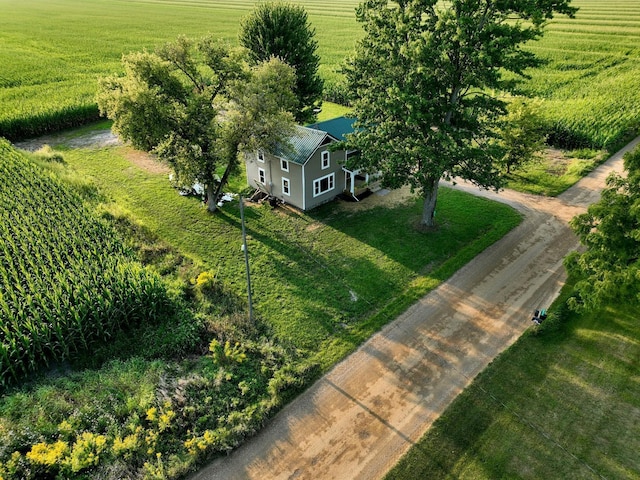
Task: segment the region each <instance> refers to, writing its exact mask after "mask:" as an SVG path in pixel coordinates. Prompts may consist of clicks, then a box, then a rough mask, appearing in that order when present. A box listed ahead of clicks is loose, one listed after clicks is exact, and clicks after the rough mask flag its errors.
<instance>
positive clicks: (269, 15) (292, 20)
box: [239, 2, 323, 123]
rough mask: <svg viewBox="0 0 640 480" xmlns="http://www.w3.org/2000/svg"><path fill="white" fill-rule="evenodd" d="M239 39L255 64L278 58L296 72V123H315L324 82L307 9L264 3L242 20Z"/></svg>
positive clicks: (276, 3) (313, 30)
mask: <svg viewBox="0 0 640 480" xmlns="http://www.w3.org/2000/svg"><path fill="white" fill-rule="evenodd" d="M239 36H240V44H241V45H242V46H244V47H245V48H246V49H248V51H249V56H250V57H251V59H252V60H253V61H254V62H256V63H257V62H262V61H265V60H267V59H269V58H271V57H278V58H280V59H282V60H284V61H285V62H286V63H287V64H289V65H291V66H292V67H293V68H294V69H295V71H296V85H295V93H296V96H297V98H298V105H297V108H296V112H295V117H296V121H297V122H300V123H305V122H309V121H311V120H312V119H313V118H314V116H315V113H314V111H313V110H314V108H315V107H317V106H319V105H320V103H321V98H322V88H323V82H322V79H321V78H320V76H319V75H318V66H319V64H320V57H319V56H318V55H317V54H316V49H317V48H318V42H317V41H316V40H315V29H314V28H313V27H312V26H311V24H310V23H309V20H308V18H307V12H306V10H305V9H304V7H302V6H299V5H291V4H287V3H280V2H275V3H263V4H260V5H258V6H257V7H256V8H255V10H254V11H253V12H252V13H251V14H250V15H248V16H247V17H245V18H244V19H243V20H242V23H241V28H240V35H239Z"/></svg>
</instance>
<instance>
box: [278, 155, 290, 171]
mask: <svg viewBox="0 0 640 480" xmlns="http://www.w3.org/2000/svg"><path fill="white" fill-rule="evenodd" d="M285 164H286V165H287V168H284V165H285ZM280 169H281V170H282V171H283V172H288V171H289V160H285V159H284V158H281V159H280Z"/></svg>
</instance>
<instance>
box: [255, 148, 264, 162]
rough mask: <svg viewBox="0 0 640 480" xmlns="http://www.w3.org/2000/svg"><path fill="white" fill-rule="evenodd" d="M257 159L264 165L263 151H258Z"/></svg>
mask: <svg viewBox="0 0 640 480" xmlns="http://www.w3.org/2000/svg"><path fill="white" fill-rule="evenodd" d="M256 158H257V159H258V161H259V162H261V163H264V152H263V151H262V150H258V151H257V152H256Z"/></svg>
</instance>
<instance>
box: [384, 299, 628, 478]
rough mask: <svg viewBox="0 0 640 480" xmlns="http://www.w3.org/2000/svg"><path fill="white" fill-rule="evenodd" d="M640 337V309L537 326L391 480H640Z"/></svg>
mask: <svg viewBox="0 0 640 480" xmlns="http://www.w3.org/2000/svg"><path fill="white" fill-rule="evenodd" d="M570 291H571V290H570V287H569V288H565V292H570ZM565 295H566V293H565ZM565 298H566V297H565ZM558 303H559V302H558ZM546 326H547V325H545V324H543V325H542V327H546ZM549 326H550V325H549ZM536 333H537V334H536ZM638 338H640V324H639V323H638V305H612V306H608V307H606V308H602V309H601V310H599V311H595V312H592V313H588V314H584V315H577V314H573V313H569V312H567V313H566V316H565V319H564V323H563V324H561V325H560V327H559V328H558V329H557V330H554V329H553V328H550V329H548V330H547V331H544V330H540V331H539V332H536V331H535V330H534V329H533V327H532V329H531V330H530V331H528V332H527V334H525V335H524V336H523V337H522V338H521V339H520V340H519V341H518V342H516V343H515V344H514V345H513V346H512V347H511V348H510V349H509V350H507V351H506V352H504V353H503V354H502V355H500V356H499V357H498V359H496V360H495V361H494V362H493V363H492V364H491V365H490V366H489V367H487V368H486V369H485V370H484V371H483V372H482V373H481V374H480V375H479V376H478V377H477V378H476V379H475V380H474V382H473V383H472V384H471V385H470V386H469V387H468V388H467V389H466V390H465V391H464V392H463V393H462V394H461V395H460V396H459V397H458V398H457V399H456V400H455V401H454V403H453V404H452V405H451V406H450V407H449V408H448V409H447V410H446V411H445V413H444V414H443V415H442V417H440V419H438V420H437V421H436V423H435V424H434V425H433V427H432V428H431V429H430V430H429V431H428V432H427V434H426V435H425V436H424V437H423V438H422V439H421V440H420V441H419V442H418V443H417V444H416V445H415V446H413V447H412V448H411V450H410V451H409V452H408V453H407V455H406V456H405V457H403V459H402V460H401V461H400V463H399V464H398V465H397V466H396V467H395V468H394V469H393V470H392V471H391V472H390V473H389V474H388V475H387V477H385V478H386V480H410V479H411V480H413V479H416V478H428V479H453V478H455V479H496V478H522V479H539V478H546V479H568V478H575V479H602V478H607V479H610V480H613V479H631V478H637V477H638V472H640V456H638V452H639V451H640V381H639V377H638V372H640V363H639V362H640V343H639V342H638Z"/></svg>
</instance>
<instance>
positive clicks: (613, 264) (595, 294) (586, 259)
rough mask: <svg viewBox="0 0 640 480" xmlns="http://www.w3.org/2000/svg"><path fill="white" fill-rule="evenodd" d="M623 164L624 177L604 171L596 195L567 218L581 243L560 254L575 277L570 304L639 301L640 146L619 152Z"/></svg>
mask: <svg viewBox="0 0 640 480" xmlns="http://www.w3.org/2000/svg"><path fill="white" fill-rule="evenodd" d="M624 166H625V170H626V171H627V176H626V178H625V177H623V176H621V175H618V174H612V175H610V176H609V178H608V179H607V188H606V189H605V190H603V192H602V196H601V199H600V201H599V202H597V203H594V204H593V205H591V206H590V207H589V209H588V210H587V213H584V214H582V215H578V216H576V217H575V218H574V219H573V220H572V221H571V227H572V228H573V230H574V231H575V232H576V234H577V235H578V237H579V238H580V242H581V243H582V244H583V245H584V246H585V247H586V250H585V251H584V252H582V253H579V252H574V253H572V254H571V255H569V256H568V257H567V258H566V260H565V266H566V267H567V270H568V271H569V272H570V273H572V274H574V275H576V277H577V278H578V282H577V283H576V292H577V296H576V297H574V298H572V299H570V302H571V303H570V306H571V307H573V308H574V309H577V310H579V309H581V308H586V309H592V308H595V307H597V306H599V305H601V304H602V303H603V302H605V301H615V300H620V301H629V300H630V301H633V302H636V303H637V302H639V301H640V147H639V148H636V149H635V150H634V151H633V152H629V153H627V154H626V155H625V157H624Z"/></svg>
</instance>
